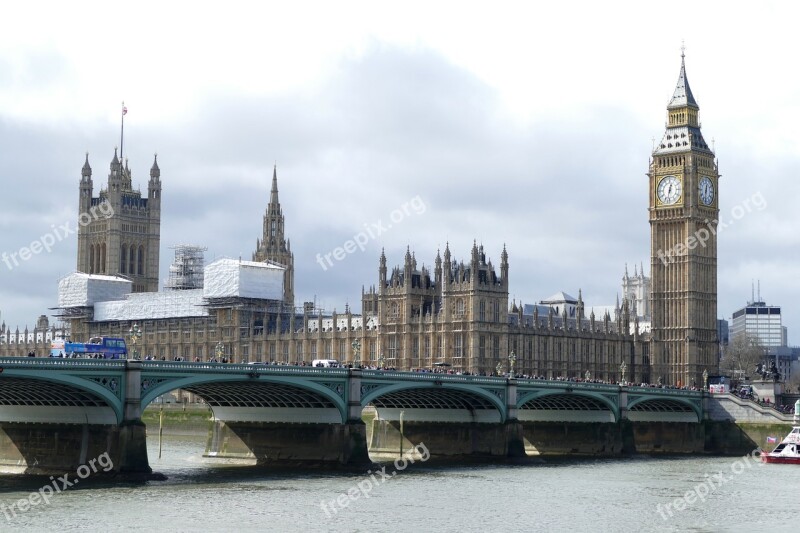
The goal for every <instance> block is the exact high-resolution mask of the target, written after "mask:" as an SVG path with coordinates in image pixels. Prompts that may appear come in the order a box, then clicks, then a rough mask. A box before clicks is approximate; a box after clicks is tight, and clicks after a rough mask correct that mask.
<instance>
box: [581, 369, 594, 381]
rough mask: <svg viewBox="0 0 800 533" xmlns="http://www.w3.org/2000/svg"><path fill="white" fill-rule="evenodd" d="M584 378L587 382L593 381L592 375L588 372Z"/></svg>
mask: <svg viewBox="0 0 800 533" xmlns="http://www.w3.org/2000/svg"><path fill="white" fill-rule="evenodd" d="M583 377H584V378H586V381H589V380H591V379H592V373H591V372H589V371H588V370H587V371H586V373H585V374H584V375H583Z"/></svg>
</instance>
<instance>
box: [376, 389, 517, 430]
mask: <svg viewBox="0 0 800 533" xmlns="http://www.w3.org/2000/svg"><path fill="white" fill-rule="evenodd" d="M369 404H372V405H373V406H375V408H376V409H378V410H379V412H381V417H382V418H388V419H397V418H399V414H400V413H401V412H403V411H405V412H406V415H407V416H406V418H405V419H406V420H408V421H411V420H415V419H416V420H417V421H440V422H505V420H506V417H507V412H506V407H505V402H503V401H502V400H501V399H500V398H499V397H498V396H497V395H495V394H493V393H491V392H490V391H487V390H485V389H483V388H481V387H476V386H474V385H472V386H470V385H468V384H461V383H447V382H443V383H441V384H432V383H430V382H411V383H395V384H391V385H386V386H383V387H379V388H377V389H375V390H371V391H369V392H366V393H362V396H361V405H362V407H366V406H368V405H369Z"/></svg>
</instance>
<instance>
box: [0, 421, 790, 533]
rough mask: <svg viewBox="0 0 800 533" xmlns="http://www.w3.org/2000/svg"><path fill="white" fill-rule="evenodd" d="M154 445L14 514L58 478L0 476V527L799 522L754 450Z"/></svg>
mask: <svg viewBox="0 0 800 533" xmlns="http://www.w3.org/2000/svg"><path fill="white" fill-rule="evenodd" d="M149 441H150V442H149V454H150V463H151V465H152V467H153V469H154V470H155V471H157V472H162V473H164V474H165V475H167V476H168V479H167V480H166V481H149V482H145V483H127V484H119V483H116V484H115V483H111V482H109V481H107V480H102V479H100V478H98V477H97V476H95V477H92V476H91V475H89V476H88V477H86V479H81V480H79V481H80V483H78V484H76V485H75V486H74V487H71V488H68V489H66V490H64V491H63V492H60V493H55V494H53V495H52V496H51V497H50V498H49V503H45V502H43V501H39V502H38V504H37V505H34V506H30V508H29V509H27V510H25V511H22V510H20V506H19V504H18V503H17V504H16V506H15V507H14V508H13V509H10V506H11V505H13V504H15V502H19V500H23V499H25V500H28V501H34V500H35V499H33V500H32V499H31V498H30V495H31V493H33V492H36V493H38V492H39V489H40V488H42V487H43V486H45V485H47V484H52V483H53V482H52V481H51V480H50V478H49V477H36V476H2V477H0V505H5V508H3V509H2V514H0V531H46V530H49V531H54V530H56V531H211V532H214V531H232V530H235V531H237V532H244V531H364V532H366V531H370V532H373V531H437V532H449V531H462V532H463V531H475V532H484V531H565V530H570V531H614V532H618V531H631V532H639V531H698V532H705V531H738V532H743V531H746V532H750V531H756V532H758V531H771V532H774V531H797V525H796V524H797V514H798V512H800V501H799V500H800V498H798V496H800V468H797V467H796V466H790V465H761V464H760V463H757V462H755V461H754V460H753V459H752V458H749V457H745V458H743V457H648V456H635V457H626V458H614V459H580V460H577V459H575V460H551V461H543V462H538V463H534V464H499V465H498V464H478V465H476V464H462V465H448V466H441V465H440V466H437V465H432V464H430V463H422V462H420V461H419V460H418V461H417V463H416V464H414V465H411V466H409V467H408V468H406V469H403V470H402V471H398V470H397V468H396V467H395V465H394V464H392V463H388V464H387V465H386V470H385V472H382V471H380V470H379V471H377V472H376V471H375V470H374V469H373V470H371V473H370V474H368V473H367V470H366V469H365V470H364V471H353V472H330V471H325V472H321V471H308V470H304V471H297V470H293V471H275V470H267V469H264V468H256V467H254V466H246V465H242V464H241V463H240V464H232V463H230V462H224V461H221V460H213V459H206V458H203V457H202V451H203V448H204V444H205V438H204V437H199V436H184V437H176V436H172V437H169V438H165V441H164V445H163V455H162V459H161V460H159V459H158V458H157V457H158V443H157V439H155V438H152V437H151V438H150V439H149ZM398 466H400V467H402V466H403V464H402V463H398ZM393 472H394V473H395V475H392V473H393ZM71 477H72V478H76V476H75V475H73V476H71ZM348 493H349V494H350V496H348ZM23 507H25V505H24V504H23ZM792 524H795V525H794V526H792Z"/></svg>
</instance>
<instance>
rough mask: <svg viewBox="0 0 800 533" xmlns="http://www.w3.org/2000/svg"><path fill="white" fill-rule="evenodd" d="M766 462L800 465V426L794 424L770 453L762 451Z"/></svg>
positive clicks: (763, 459) (762, 457)
mask: <svg viewBox="0 0 800 533" xmlns="http://www.w3.org/2000/svg"><path fill="white" fill-rule="evenodd" d="M761 460H762V461H763V462H765V463H780V464H788V465H800V426H794V427H793V428H792V431H790V432H789V434H788V435H786V438H784V439H783V440H782V441H781V443H780V444H778V445H777V446H775V449H774V450H772V451H771V452H769V453H762V454H761Z"/></svg>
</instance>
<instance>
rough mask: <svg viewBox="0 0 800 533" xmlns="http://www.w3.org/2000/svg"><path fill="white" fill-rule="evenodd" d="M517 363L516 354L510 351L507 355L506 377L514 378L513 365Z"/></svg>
mask: <svg viewBox="0 0 800 533" xmlns="http://www.w3.org/2000/svg"><path fill="white" fill-rule="evenodd" d="M516 362H517V354H515V353H514V350H511V353H510V354H508V377H510V378H513V377H514V363H516Z"/></svg>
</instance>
